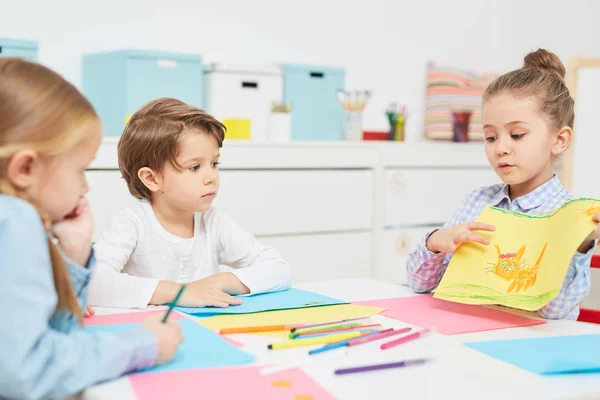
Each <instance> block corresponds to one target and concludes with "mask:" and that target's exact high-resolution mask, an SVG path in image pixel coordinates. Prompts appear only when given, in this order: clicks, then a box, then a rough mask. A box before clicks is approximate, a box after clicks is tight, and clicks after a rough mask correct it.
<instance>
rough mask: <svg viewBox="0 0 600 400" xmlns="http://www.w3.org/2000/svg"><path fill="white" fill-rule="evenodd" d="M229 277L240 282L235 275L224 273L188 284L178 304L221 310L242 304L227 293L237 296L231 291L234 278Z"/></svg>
mask: <svg viewBox="0 0 600 400" xmlns="http://www.w3.org/2000/svg"><path fill="white" fill-rule="evenodd" d="M229 275H231V276H233V278H235V280H237V281H238V282H239V280H238V279H237V277H236V276H235V275H233V274H230V273H223V274H216V275H212V276H209V277H207V278H204V279H199V280H197V281H194V282H191V283H188V284H187V286H186V288H185V291H184V292H183V294H182V295H181V299H180V301H179V303H178V304H180V305H182V306H185V307H211V306H212V307H220V308H227V307H229V306H230V305H236V306H237V305H240V304H242V301H241V300H240V299H238V298H235V297H233V296H231V295H230V294H228V293H226V291H228V292H230V293H231V292H233V293H232V294H236V293H235V292H234V291H233V290H231V289H232V288H231V287H230V286H232V285H231V280H232V278H231V277H230V276H229ZM239 284H240V285H242V284H241V282H239ZM242 286H243V285H242ZM244 287H245V286H244ZM246 293H248V292H246Z"/></svg>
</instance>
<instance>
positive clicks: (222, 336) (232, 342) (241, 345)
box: [219, 335, 244, 347]
mask: <svg viewBox="0 0 600 400" xmlns="http://www.w3.org/2000/svg"><path fill="white" fill-rule="evenodd" d="M219 336H221V338H222V339H223V340H224V341H226V342H227V343H229V344H230V345H232V346H235V347H244V345H243V344H241V343H240V342H236V341H235V340H233V339H231V338H229V337H227V336H225V335H219Z"/></svg>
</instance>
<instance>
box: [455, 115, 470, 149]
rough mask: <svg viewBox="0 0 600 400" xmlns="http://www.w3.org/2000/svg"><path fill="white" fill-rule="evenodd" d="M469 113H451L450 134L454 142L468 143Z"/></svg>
mask: <svg viewBox="0 0 600 400" xmlns="http://www.w3.org/2000/svg"><path fill="white" fill-rule="evenodd" d="M471 114H472V112H471V111H453V112H452V132H453V140H454V141H455V142H468V141H469V122H470V121H471Z"/></svg>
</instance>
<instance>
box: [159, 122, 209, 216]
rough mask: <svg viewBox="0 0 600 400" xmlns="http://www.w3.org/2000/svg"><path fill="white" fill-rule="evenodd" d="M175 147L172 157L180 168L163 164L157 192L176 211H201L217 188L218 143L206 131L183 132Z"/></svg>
mask: <svg viewBox="0 0 600 400" xmlns="http://www.w3.org/2000/svg"><path fill="white" fill-rule="evenodd" d="M178 147H179V148H178V154H177V156H176V160H177V162H178V163H179V165H181V167H182V170H181V171H178V170H177V169H175V168H174V167H173V166H172V165H171V163H169V162H168V163H166V165H165V167H164V168H163V171H162V172H161V174H160V175H162V176H161V178H162V179H161V193H160V195H161V196H162V197H163V200H166V202H167V203H168V204H169V205H170V206H171V207H173V208H174V209H176V210H178V211H185V212H190V211H193V212H204V211H206V210H208V209H209V208H210V207H211V206H212V203H213V200H214V199H215V197H216V195H217V193H218V191H219V144H218V142H217V139H215V138H214V137H213V136H212V135H210V134H206V133H201V132H197V131H187V132H184V133H183V134H182V135H181V137H180V138H179V146H178Z"/></svg>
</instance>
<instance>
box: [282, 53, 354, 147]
mask: <svg viewBox="0 0 600 400" xmlns="http://www.w3.org/2000/svg"><path fill="white" fill-rule="evenodd" d="M282 68H283V100H284V102H288V101H289V102H290V103H291V106H292V139H293V140H344V137H345V135H344V109H343V107H342V105H341V103H340V101H339V100H338V98H337V94H336V93H337V91H338V90H344V89H345V77H346V70H345V69H342V68H331V67H317V66H308V65H291V64H284V65H282Z"/></svg>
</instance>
